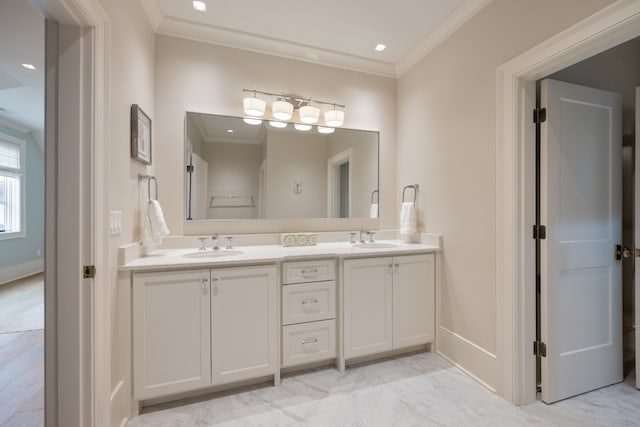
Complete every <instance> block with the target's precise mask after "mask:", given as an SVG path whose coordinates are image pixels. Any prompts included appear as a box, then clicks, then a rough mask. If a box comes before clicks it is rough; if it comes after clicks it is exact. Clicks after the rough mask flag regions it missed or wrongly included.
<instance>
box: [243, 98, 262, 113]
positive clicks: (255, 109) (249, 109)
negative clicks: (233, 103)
mask: <svg viewBox="0 0 640 427" xmlns="http://www.w3.org/2000/svg"><path fill="white" fill-rule="evenodd" d="M242 102H243V104H244V113H245V114H247V115H249V116H258V117H261V116H264V110H265V108H266V107H267V103H266V102H264V101H263V100H262V99H260V98H256V97H255V96H249V97H247V98H244V100H243V101H242Z"/></svg>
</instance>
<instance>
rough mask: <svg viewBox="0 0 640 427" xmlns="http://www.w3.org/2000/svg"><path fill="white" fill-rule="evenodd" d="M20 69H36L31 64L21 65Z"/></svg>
mask: <svg viewBox="0 0 640 427" xmlns="http://www.w3.org/2000/svg"><path fill="white" fill-rule="evenodd" d="M22 67H23V68H25V69H27V70H35V69H36V67H35V66H34V65H33V64H22Z"/></svg>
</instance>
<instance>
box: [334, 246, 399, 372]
mask: <svg viewBox="0 0 640 427" xmlns="http://www.w3.org/2000/svg"><path fill="white" fill-rule="evenodd" d="M391 261H392V260H391V258H373V259H358V260H345V261H344V273H343V274H344V347H345V348H344V352H345V358H347V359H349V358H353V357H358V356H365V355H368V354H373V353H378V352H381V351H386V350H391V348H392V345H393V340H392V335H391V334H392V327H391V324H392V323H391V322H392V265H391Z"/></svg>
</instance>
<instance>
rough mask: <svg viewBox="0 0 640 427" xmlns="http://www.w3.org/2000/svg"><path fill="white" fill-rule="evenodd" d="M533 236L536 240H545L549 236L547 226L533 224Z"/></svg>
mask: <svg viewBox="0 0 640 427" xmlns="http://www.w3.org/2000/svg"><path fill="white" fill-rule="evenodd" d="M533 238H534V239H535V240H538V239H540V240H544V239H546V238H547V227H546V226H544V225H534V226H533Z"/></svg>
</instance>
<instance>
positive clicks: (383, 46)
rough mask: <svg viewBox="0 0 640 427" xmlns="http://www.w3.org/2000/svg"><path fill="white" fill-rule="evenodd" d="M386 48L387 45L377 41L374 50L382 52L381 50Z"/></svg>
mask: <svg viewBox="0 0 640 427" xmlns="http://www.w3.org/2000/svg"><path fill="white" fill-rule="evenodd" d="M386 48H387V45H385V44H382V43H378V45H377V46H376V51H378V52H382V51H383V50H385V49H386Z"/></svg>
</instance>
